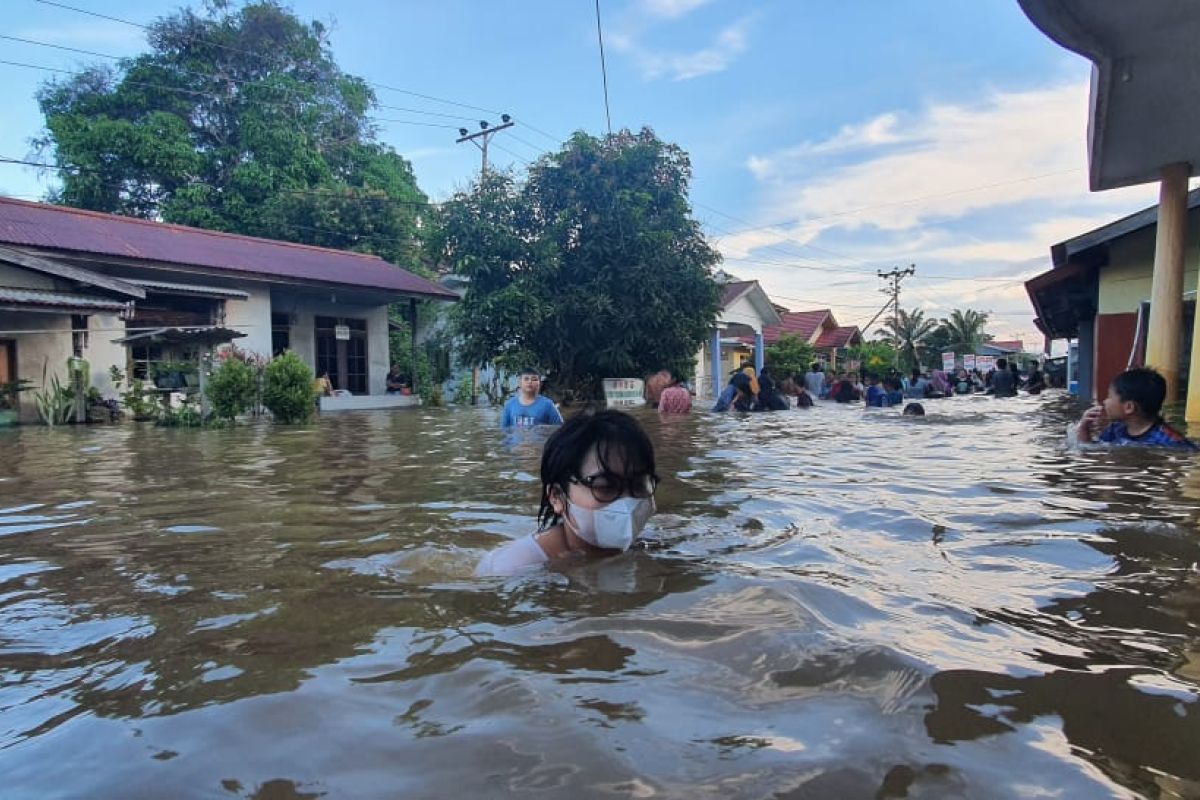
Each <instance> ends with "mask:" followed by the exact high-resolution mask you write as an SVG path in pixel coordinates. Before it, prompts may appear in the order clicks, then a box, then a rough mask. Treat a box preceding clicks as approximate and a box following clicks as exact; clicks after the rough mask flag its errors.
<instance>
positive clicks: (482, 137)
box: [454, 114, 516, 183]
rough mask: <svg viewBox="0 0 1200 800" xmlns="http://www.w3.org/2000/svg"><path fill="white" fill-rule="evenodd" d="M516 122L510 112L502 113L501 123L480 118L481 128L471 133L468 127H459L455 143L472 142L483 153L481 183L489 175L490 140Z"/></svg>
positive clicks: (480, 170)
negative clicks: (488, 152) (488, 153)
mask: <svg viewBox="0 0 1200 800" xmlns="http://www.w3.org/2000/svg"><path fill="white" fill-rule="evenodd" d="M515 124H516V123H515V122H513V121H512V117H510V116H508V114H501V115H500V124H499V125H492V124H491V123H490V122H488V121H487V120H485V119H481V120H479V130H477V131H475V132H474V133H469V132H468V131H467V129H466V128H459V129H458V138H457V139H455V140H454V143H455V144H462V143H463V142H471V143H472V144H474V145H475V146H476V147H478V148H479V149H480V151H482V153H483V165H482V166H481V167H480V169H479V182H480V183H482V182H483V179H484V178H486V177H487V167H488V162H487V151H488V141H489V140H490V139H491V138H492V137H493V136H495V135H496V134H497V133H499V132H500V131H502V130H504V129H505V128H511V127H512V126H513V125H515Z"/></svg>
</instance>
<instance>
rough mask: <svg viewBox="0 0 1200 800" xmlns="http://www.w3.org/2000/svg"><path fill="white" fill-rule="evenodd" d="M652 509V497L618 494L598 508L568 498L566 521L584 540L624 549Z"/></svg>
mask: <svg viewBox="0 0 1200 800" xmlns="http://www.w3.org/2000/svg"><path fill="white" fill-rule="evenodd" d="M654 512H655V506H654V498H653V497H620V498H617V499H616V500H614V501H613V502H611V503H609V504H608V505H604V506H600V507H599V508H581V507H580V506H577V505H575V504H574V503H572V502H571V501H570V500H568V501H567V518H566V523H567V525H568V526H570V528H571V531H572V532H573V533H574V534H575V535H576V536H578V537H579V538H580V539H583V540H584V541H585V542H587V543H588V544H593V545H595V546H596V547H603V548H605V549H606V550H628V549H629V547H630V546H631V545H632V544H633V540H634V539H636V538H637V537H638V534H640V533H641V532H642V528H644V527H645V526H646V520H648V519H650V515H651V514H653V513H654Z"/></svg>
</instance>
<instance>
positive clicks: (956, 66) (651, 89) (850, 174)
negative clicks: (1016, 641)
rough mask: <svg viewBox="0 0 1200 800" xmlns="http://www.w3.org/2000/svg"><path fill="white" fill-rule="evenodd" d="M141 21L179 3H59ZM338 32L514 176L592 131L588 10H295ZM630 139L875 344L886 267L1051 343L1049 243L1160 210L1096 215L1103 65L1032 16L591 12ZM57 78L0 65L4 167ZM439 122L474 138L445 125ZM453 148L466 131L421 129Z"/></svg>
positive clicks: (423, 110) (398, 127) (740, 9)
mask: <svg viewBox="0 0 1200 800" xmlns="http://www.w3.org/2000/svg"><path fill="white" fill-rule="evenodd" d="M64 2H67V4H69V5H73V6H76V7H77V8H82V9H87V10H91V11H94V12H98V13H101V14H108V15H112V16H117V17H121V18H124V19H127V20H131V21H135V22H148V21H150V20H151V19H153V18H154V17H156V16H160V15H162V14H166V13H169V12H170V11H172V10H173V9H174V8H176V7H178V6H179V5H180V3H179V2H162V1H160V0H142V2H139V3H136V4H133V3H115V2H109V1H107V0H105V1H103V2H102V1H100V0H64ZM293 8H294V10H295V11H296V12H297V13H298V14H299V15H300V16H301V17H303V18H306V19H319V20H321V21H323V22H326V23H331V24H332V27H333V33H332V46H333V52H334V55H335V57H336V58H337V60H338V62H339V63H340V65H341V66H342V67H343V69H345V70H347V71H349V72H352V73H355V74H358V75H361V76H363V77H365V78H367V79H368V80H371V81H375V82H378V83H382V84H387V85H389V86H392V87H397V88H401V89H407V90H410V91H412V92H418V93H421V94H425V95H431V96H436V97H439V98H444V99H446V100H452V101H456V102H458V103H464V104H468V105H472V106H479V107H483V108H487V109H492V110H494V111H497V112H500V111H503V112H508V113H510V114H512V115H513V116H514V117H515V118H516V119H517V120H518V125H517V127H516V128H515V129H513V131H512V132H511V134H510V133H508V132H505V133H501V134H498V135H497V136H496V138H495V139H494V140H493V142H494V144H495V145H497V146H498V147H495V148H494V149H493V152H492V157H493V159H492V160H493V163H494V164H497V165H500V166H511V167H513V168H514V169H516V170H518V171H520V170H522V169H523V168H524V167H525V166H526V163H527V162H528V161H530V160H532V159H534V158H536V157H537V155H538V154H539V152H542V151H544V150H545V149H554V148H555V147H556V146H557V144H559V143H561V141H562V139H564V138H565V137H566V136H568V135H569V134H570V132H571V131H573V130H578V129H583V130H587V131H588V132H590V133H602V132H603V131H604V126H605V116H604V103H603V94H602V88H601V80H600V69H599V56H598V52H597V45H596V18H595V7H594V5H593V0H491V1H490V2H483V0H437V2H419V1H417V0H411V1H410V2H403V3H396V2H385V0H341V2H336V3H335V2H333V0H302V1H300V2H296V3H294V4H293ZM6 10H7V11H8V14H7V16H6V18H7V20H8V24H7V25H6V26H5V29H4V30H3V31H0V33H4V34H7V35H9V36H17V37H22V38H27V39H35V40H39V41H43V42H51V43H56V44H60V45H65V46H69V47H76V48H82V49H87V50H95V51H98V52H103V53H110V54H113V55H129V54H132V53H136V52H139V51H140V50H141V49H143V48H144V42H143V39H142V35H143V33H144V32H143V31H142V30H140V29H139V28H136V27H133V26H130V25H125V24H122V23H119V22H112V21H106V20H102V19H98V18H96V17H92V16H87V15H84V14H80V13H78V12H74V11H70V10H66V9H63V8H60V7H55V6H50V5H46V4H42V3H38V2H35V0H9V2H8V3H6ZM601 12H602V17H603V23H604V36H605V47H606V52H607V56H608V78H609V95H610V105H611V110H612V122H613V126H614V127H632V128H639V127H641V126H643V125H649V126H651V127H652V128H654V129H655V131H656V132H657V133H658V134H659V135H660V136H661V137H662V138H664V139H667V140H669V141H672V142H675V143H677V144H679V145H681V146H682V147H683V148H684V149H685V150H687V151H688V152H689V153H690V154H691V157H692V166H693V171H694V178H693V182H692V192H691V195H692V200H693V203H694V206H695V213H696V216H697V218H698V219H700V220H701V221H702V222H703V223H704V225H705V229H706V231H707V232H708V234H709V235H710V236H711V237H712V239H713V242H714V244H715V245H716V246H717V247H718V248H719V249H720V250H721V251H722V253H723V254H724V256H725V259H726V262H725V265H724V268H725V269H726V270H727V271H729V272H730V273H732V274H735V275H737V276H738V277H741V278H754V279H758V280H760V281H761V282H762V283H763V285H764V287H765V288H766V289H767V291H768V292H769V293H770V294H771V295H772V296H773V297H774V298H775V299H776V301H777V302H779V303H781V304H783V305H786V306H788V307H790V308H793V309H795V310H806V309H813V308H823V307H832V308H833V309H834V311H835V314H836V315H837V317H838V319H839V321H842V322H843V323H858V324H863V323H865V322H866V321H867V320H868V319H869V318H870V317H871V316H873V315H874V313H875V311H876V310H877V309H878V308H879V307H880V306H881V305H882V304H883V302H884V298H883V296H882V295H881V294H879V292H878V289H879V286H880V283H879V281H878V279H877V278H876V277H875V271H876V269H878V268H882V269H888V268H890V267H891V266H893V265H907V264H909V263H915V264H916V267H917V275H916V277H915V278H913V279H910V280H909V281H907V282H906V283H905V290H906V291H905V293H904V295H903V298H902V303H903V305H904V306H906V307H911V306H916V307H920V308H923V309H925V311H926V313H927V314H931V315H933V316H942V315H945V314H947V313H948V312H949V310H950V309H951V308H962V307H971V308H976V309H980V310H986V311H990V312H992V314H993V323H992V326H991V330H992V332H993V333H995V334H996V335H998V336H999V337H1001V338H1009V337H1010V336H1020V337H1023V338H1025V339H1027V340H1028V341H1029V343H1030V344H1034V343H1037V342H1040V336H1039V335H1037V334H1036V333H1035V329H1034V327H1033V325H1032V313H1031V310H1030V308H1029V303H1028V300H1027V299H1026V297H1025V293H1024V289H1023V287H1022V285H1021V279H1022V278H1026V277H1029V276H1031V275H1033V274H1036V273H1037V272H1040V271H1042V270H1044V269H1047V268H1048V267H1049V264H1048V255H1047V254H1048V250H1049V246H1050V245H1051V244H1053V243H1054V242H1057V241H1061V240H1062V239H1065V238H1069V237H1071V236H1073V235H1076V234H1078V233H1082V232H1084V231H1086V230H1089V229H1091V228H1093V227H1096V226H1098V225H1100V224H1103V223H1104V222H1106V221H1109V220H1111V219H1114V218H1116V217H1118V216H1121V215H1124V214H1126V213H1130V212H1132V211H1135V210H1137V209H1139V208H1142V207H1145V206H1147V205H1150V204H1152V203H1153V202H1154V200H1155V188H1154V187H1152V186H1142V187H1134V188H1131V189H1126V190H1119V191H1115V192H1105V193H1100V194H1090V193H1089V192H1088V191H1087V179H1086V166H1087V162H1086V158H1087V157H1086V145H1085V132H1086V123H1087V84H1088V78H1089V74H1090V67H1089V65H1088V64H1087V62H1085V61H1084V60H1083V59H1081V58H1079V57H1077V56H1075V55H1073V54H1070V53H1067V52H1066V51H1064V50H1062V49H1060V48H1058V47H1057V46H1056V45H1054V44H1053V43H1052V42H1050V41H1049V40H1048V39H1046V38H1045V37H1044V36H1042V34H1041V33H1040V32H1038V31H1037V30H1036V29H1035V28H1034V27H1033V25H1032V24H1030V23H1029V22H1028V20H1026V19H1025V17H1024V16H1023V14H1022V13H1021V11H1020V8H1019V7H1018V5H1017V2H1016V0H971V2H961V0H905V2H903V3H897V2H893V1H891V0H854V2H847V3H828V2H819V1H818V0H764V1H763V2H753V3H752V2H738V1H737V0H640V2H635V1H630V0H601ZM0 59H3V60H6V61H18V62H25V63H28V64H35V65H42V66H47V67H54V68H59V69H70V68H73V67H76V66H78V65H80V64H83V63H87V62H88V61H91V60H98V59H90V58H89V57H87V56H81V55H76V54H71V53H66V52H61V51H55V50H52V49H48V48H45V47H39V46H35V45H28V44H21V43H16V42H12V41H8V40H0ZM47 75H48V73H43V72H38V71H36V70H32V69H27V68H23V67H16V66H10V65H5V64H0V103H3V107H4V108H5V109H6V111H5V115H4V125H3V126H0V156H6V157H16V158H24V157H27V156H29V155H30V154H31V152H30V145H29V140H30V138H31V137H33V136H35V135H37V133H38V132H39V130H40V128H41V125H42V118H41V116H40V114H39V113H38V110H37V106H36V103H35V102H34V99H33V95H34V92H35V91H36V89H37V86H38V85H39V83H40V82H41V81H42V80H43V79H44V78H45V77H47ZM379 100H380V102H381V103H385V104H388V105H392V106H397V107H404V108H409V109H415V110H414V111H398V110H392V109H386V110H380V111H379V112H378V115H379V116H382V117H390V118H393V119H403V120H408V121H410V122H423V123H427V124H425V125H415V124H405V123H395V122H391V123H381V138H382V139H383V140H384V141H386V142H388V143H389V144H391V145H392V146H393V147H395V148H396V150H398V151H399V152H400V153H402V154H404V155H405V156H407V157H408V158H409V159H410V160H412V162H413V164H414V168H415V170H416V174H417V178H418V181H419V183H420V185H421V187H422V188H423V189H424V190H425V191H426V192H427V193H428V194H429V195H430V196H431V197H433V198H434V199H439V200H440V199H444V198H446V197H447V196H449V195H450V194H451V193H452V192H453V191H454V190H455V189H456V188H461V187H463V186H464V185H465V184H466V182H467V181H468V180H469V179H470V177H471V176H472V174H473V173H474V172H475V171H477V170H478V168H479V156H478V151H477V150H476V149H475V148H474V147H471V146H470V145H455V144H454V138H455V137H456V132H455V130H454V129H453V128H457V127H458V126H459V125H460V124H463V125H467V126H469V127H472V128H474V127H475V126H477V124H478V123H477V121H476V120H478V119H479V118H481V117H482V118H490V119H492V120H495V118H496V116H497V115H496V114H492V115H487V114H483V113H481V112H477V111H474V110H469V109H463V108H461V107H458V106H453V105H448V104H445V103H438V102H433V101H430V100H426V99H423V98H420V97H416V96H414V95H411V94H402V93H398V92H394V91H388V90H382V89H381V90H379ZM429 112H433V113H436V114H451V115H457V114H460V113H461V114H463V115H464V118H463V119H462V120H461V121H460V120H458V119H450V118H446V117H440V116H434V115H433V113H429ZM430 123H432V124H447V125H450V126H452V127H448V128H439V127H431V126H430ZM50 181H52V178H49V177H40V176H39V175H38V174H37V173H36V171H34V170H30V169H27V168H20V167H13V166H0V193H4V194H11V195H16V196H21V197H26V198H31V199H33V198H36V197H38V196H40V195H41V194H42V193H43V192H44V191H45V188H46V186H47V185H48V182H50Z"/></svg>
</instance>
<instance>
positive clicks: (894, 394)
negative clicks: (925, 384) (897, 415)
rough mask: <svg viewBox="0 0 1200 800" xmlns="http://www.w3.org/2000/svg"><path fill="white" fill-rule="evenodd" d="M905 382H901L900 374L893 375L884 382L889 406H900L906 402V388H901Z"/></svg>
mask: <svg viewBox="0 0 1200 800" xmlns="http://www.w3.org/2000/svg"><path fill="white" fill-rule="evenodd" d="M902 385H903V384H902V383H901V382H900V376H899V375H898V374H897V375H892V376H891V377H889V378H888V379H887V380H885V381H884V382H883V388H884V389H885V390H886V391H887V404H888V406H898V405H900V404H901V403H903V402H904V390H903V389H902V388H901V386H902Z"/></svg>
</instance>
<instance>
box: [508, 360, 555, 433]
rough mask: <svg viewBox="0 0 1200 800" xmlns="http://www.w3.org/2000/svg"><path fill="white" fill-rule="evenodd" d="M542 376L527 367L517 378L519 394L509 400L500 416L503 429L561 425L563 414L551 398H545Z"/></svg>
mask: <svg viewBox="0 0 1200 800" xmlns="http://www.w3.org/2000/svg"><path fill="white" fill-rule="evenodd" d="M541 389H542V376H541V375H540V374H539V373H538V371H537V370H536V369H531V368H528V367H526V368H525V369H523V370H521V373H520V375H519V376H518V378H517V393H516V394H515V395H513V396H512V397H510V398H508V402H506V403H505V404H504V411H503V412H501V414H500V427H502V428H513V427H516V428H531V427H533V426H534V425H561V424H562V421H563V418H562V414H560V413H558V409H557V408H556V407H555V405H554V403H553V402H552V401H551V400H550V398H549V397H543V396H542V395H541V394H539V392H540V391H541Z"/></svg>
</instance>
